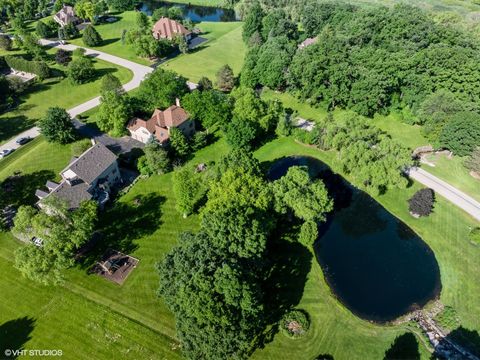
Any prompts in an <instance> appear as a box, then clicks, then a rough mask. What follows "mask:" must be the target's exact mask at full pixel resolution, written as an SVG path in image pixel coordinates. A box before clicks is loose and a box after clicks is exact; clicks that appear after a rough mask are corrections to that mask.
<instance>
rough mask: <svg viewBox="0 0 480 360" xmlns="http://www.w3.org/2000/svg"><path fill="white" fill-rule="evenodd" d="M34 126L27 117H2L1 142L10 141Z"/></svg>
mask: <svg viewBox="0 0 480 360" xmlns="http://www.w3.org/2000/svg"><path fill="white" fill-rule="evenodd" d="M32 125H33V123H32V121H31V120H30V119H28V118H27V117H26V116H25V115H18V116H9V117H2V118H1V119H0V141H5V140H8V139H10V138H12V137H14V136H15V135H17V134H20V133H21V132H23V131H25V130H28V129H29V128H31V127H32Z"/></svg>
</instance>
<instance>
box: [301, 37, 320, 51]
mask: <svg viewBox="0 0 480 360" xmlns="http://www.w3.org/2000/svg"><path fill="white" fill-rule="evenodd" d="M317 41H318V36H316V37H314V38H306V39H305V40H304V41H302V42H301V43H300V44H298V48H299V49H305V48H306V47H307V46H310V45H313V44H315V43H316V42H317Z"/></svg>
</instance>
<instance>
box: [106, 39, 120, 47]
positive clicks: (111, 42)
mask: <svg viewBox="0 0 480 360" xmlns="http://www.w3.org/2000/svg"><path fill="white" fill-rule="evenodd" d="M119 40H120V38H119V37H117V38H111V39H104V40H103V41H102V46H106V45H110V44H113V43H115V42H117V41H119Z"/></svg>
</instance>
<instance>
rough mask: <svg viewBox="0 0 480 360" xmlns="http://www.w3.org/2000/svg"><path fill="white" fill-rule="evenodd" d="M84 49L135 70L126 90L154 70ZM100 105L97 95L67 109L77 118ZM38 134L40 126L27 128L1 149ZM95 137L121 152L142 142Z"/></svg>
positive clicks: (52, 44)
mask: <svg viewBox="0 0 480 360" xmlns="http://www.w3.org/2000/svg"><path fill="white" fill-rule="evenodd" d="M40 43H41V44H42V45H43V46H49V47H56V48H59V49H64V50H69V51H73V50H75V49H77V48H80V47H81V46H76V45H72V44H66V45H61V44H60V43H59V42H58V41H51V40H45V39H41V40H40ZM84 49H85V54H86V55H89V56H92V57H96V58H98V59H101V60H104V61H108V62H111V63H113V64H116V65H119V66H123V67H125V68H127V69H130V70H131V71H132V72H133V77H132V80H130V81H129V82H128V83H126V84H125V85H123V88H124V89H125V91H130V90H133V89H135V88H137V87H138V86H139V85H140V83H141V82H142V80H143V79H144V78H145V76H147V74H149V73H151V72H152V71H153V69H152V68H151V67H148V66H145V65H140V64H137V63H134V62H133V61H130V60H126V59H122V58H120V57H118V56H114V55H110V54H107V53H104V52H102V51H97V50H93V49H87V48H84ZM54 105H55V104H52V106H54ZM98 105H100V96H97V97H95V98H93V99H91V100H88V101H86V102H84V103H83V104H80V105H77V106H75V107H74V108H71V109H69V110H67V112H68V113H69V114H70V116H71V117H72V118H75V117H76V116H78V115H79V114H81V113H83V112H85V111H87V110H90V109H93V108H94V107H96V106H98ZM78 123H79V122H78V120H76V123H75V126H76V127H77V126H78ZM38 135H40V130H39V128H38V127H33V128H31V129H29V130H26V131H24V132H22V133H20V134H18V135H17V136H16V137H15V138H13V139H11V140H9V141H7V142H6V143H5V144H3V145H1V146H0V151H1V150H4V149H17V148H19V147H20V145H18V144H17V143H16V142H15V141H16V139H18V138H21V137H30V138H35V137H37V136H38ZM95 139H98V141H99V142H102V143H105V145H106V143H109V144H110V147H112V148H116V149H117V150H120V151H121V152H124V150H127V149H130V150H131V148H132V147H140V146H139V144H141V143H140V142H138V141H135V140H133V139H131V140H132V141H129V140H128V141H127V140H126V139H115V138H111V137H109V136H108V135H105V134H101V133H100V135H98V134H97V135H96V136H95ZM136 145H138V146H136ZM0 161H1V160H0Z"/></svg>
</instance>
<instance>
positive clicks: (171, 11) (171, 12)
mask: <svg viewBox="0 0 480 360" xmlns="http://www.w3.org/2000/svg"><path fill="white" fill-rule="evenodd" d="M168 17H169V18H170V19H173V20H181V19H182V18H183V10H182V8H181V7H180V6H171V7H169V8H168Z"/></svg>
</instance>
